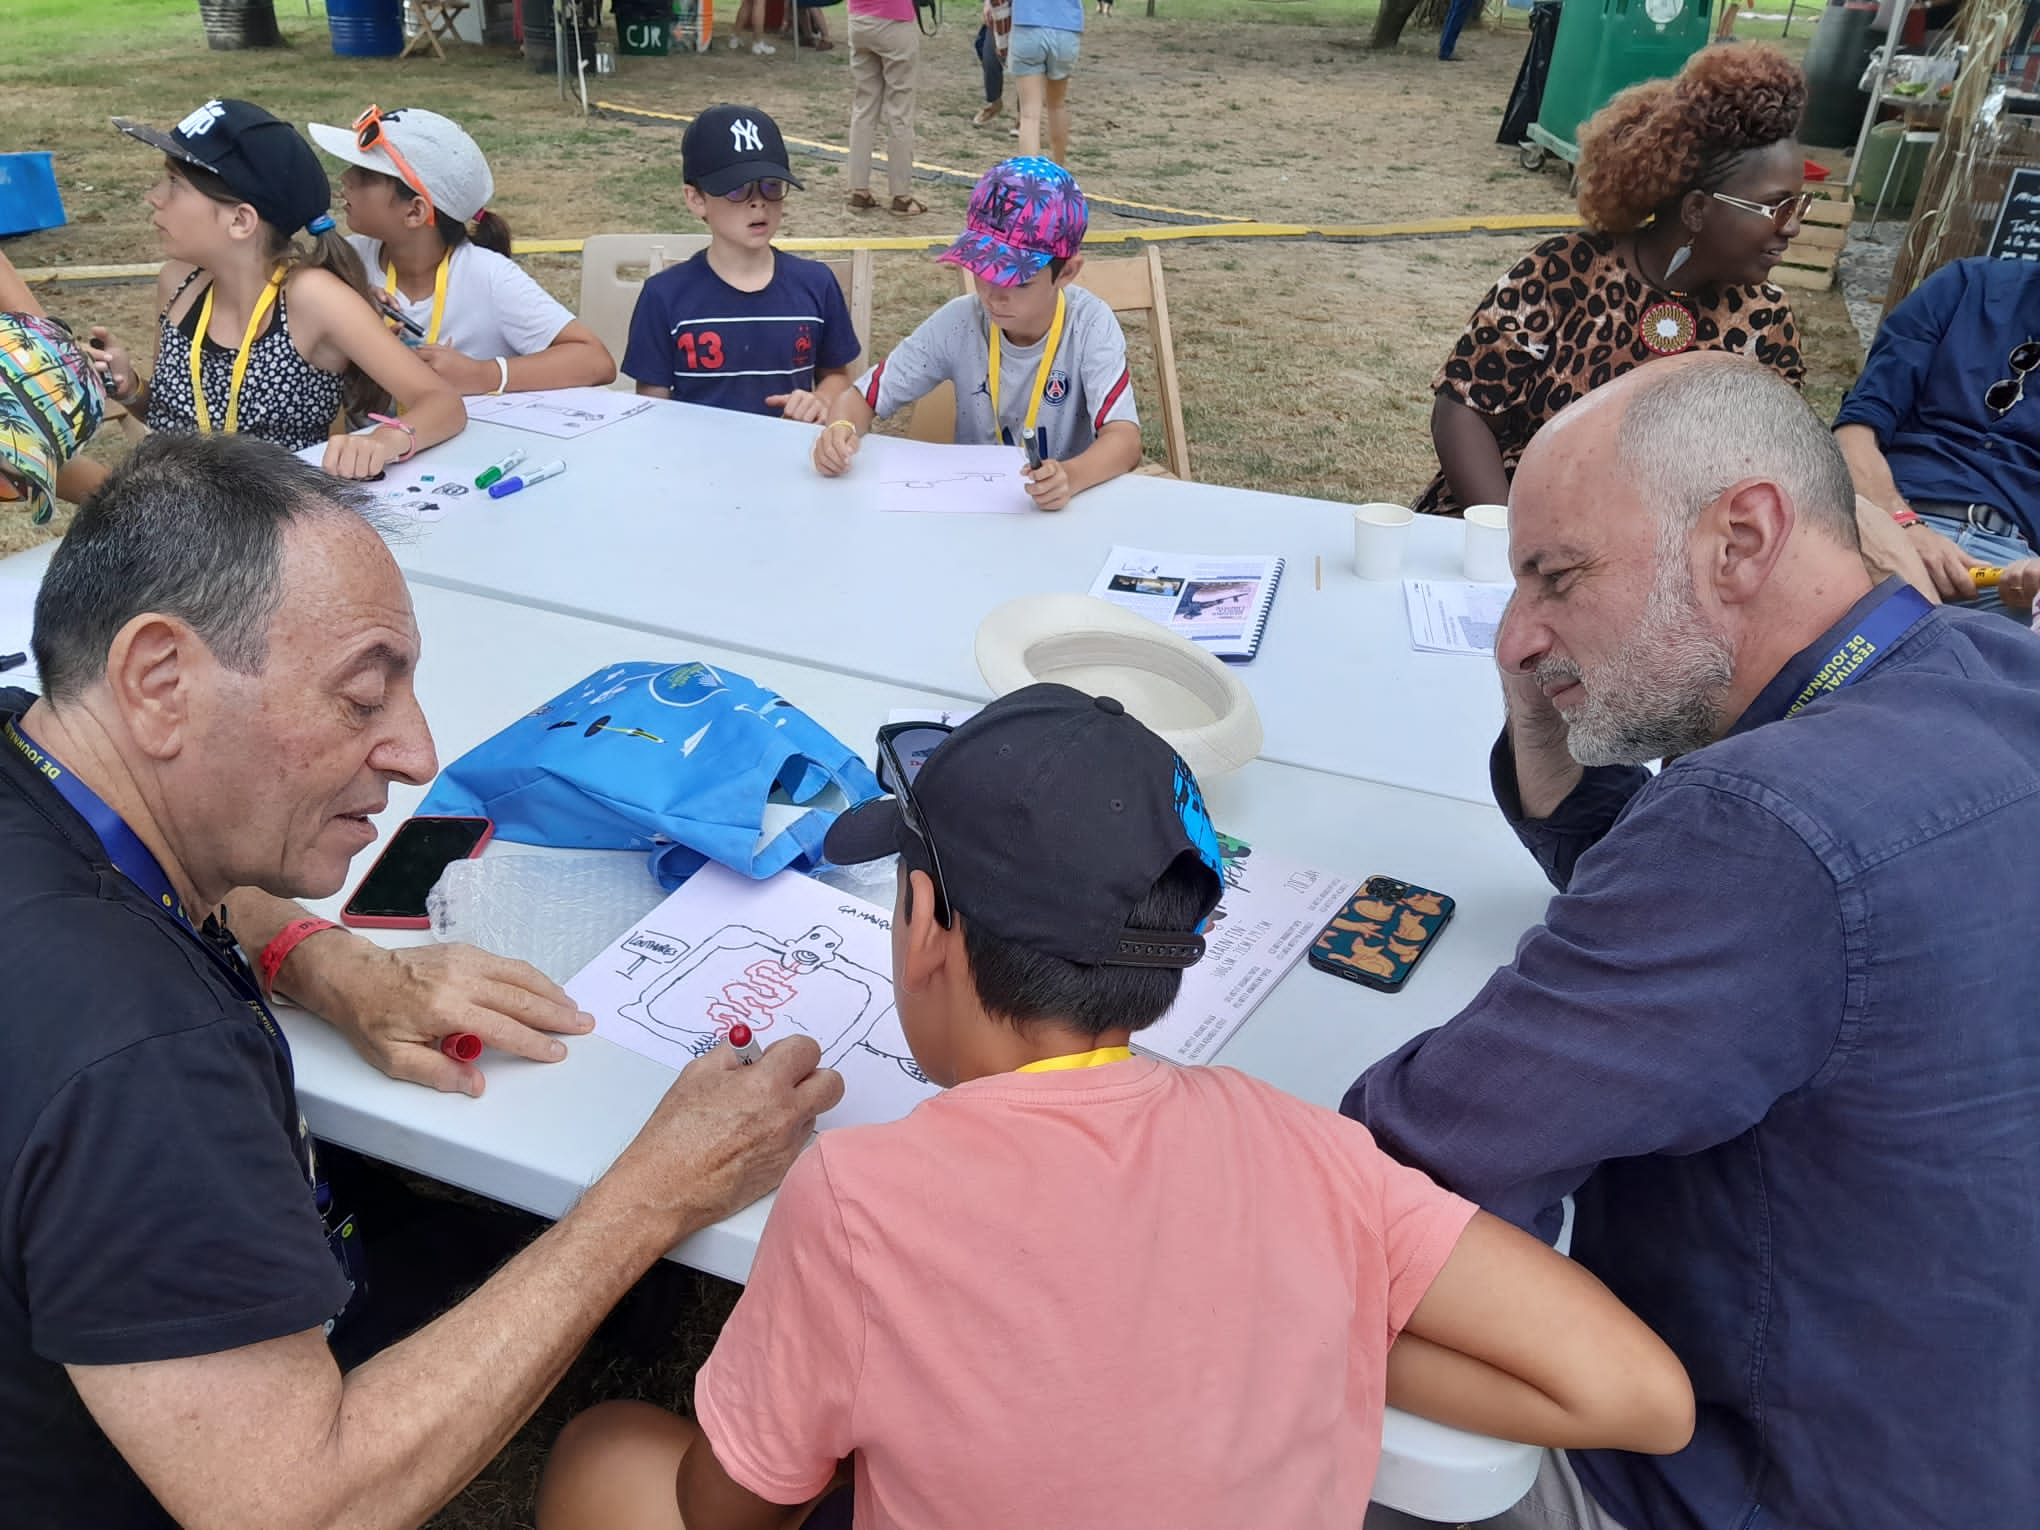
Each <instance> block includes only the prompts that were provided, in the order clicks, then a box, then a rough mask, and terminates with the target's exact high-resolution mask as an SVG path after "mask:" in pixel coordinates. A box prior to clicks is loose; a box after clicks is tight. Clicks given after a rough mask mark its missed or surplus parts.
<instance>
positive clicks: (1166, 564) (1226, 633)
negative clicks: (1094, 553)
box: [1091, 547, 1282, 664]
mask: <svg viewBox="0 0 2040 1530" xmlns="http://www.w3.org/2000/svg"><path fill="white" fill-rule="evenodd" d="M1281 583H1282V560H1281V559H1280V558H1276V557H1262V556H1255V555H1251V554H1244V555H1243V554H1227V555H1223V556H1207V557H1198V556H1195V555H1193V554H1186V553H1165V552H1151V551H1149V550H1148V549H1146V548H1143V547H1115V548H1113V549H1112V555H1111V556H1110V557H1108V558H1107V559H1106V560H1105V567H1104V568H1103V569H1101V570H1099V573H1098V578H1097V580H1096V581H1095V582H1094V583H1093V584H1092V586H1091V593H1092V594H1093V595H1095V596H1097V597H1098V598H1099V599H1100V600H1109V601H1111V602H1112V603H1113V604H1114V605H1115V606H1124V607H1125V608H1126V609H1127V610H1129V611H1135V612H1138V613H1139V614H1140V615H1142V616H1145V617H1147V618H1148V619H1149V620H1150V621H1156V622H1160V623H1161V624H1162V625H1163V626H1164V627H1167V628H1168V629H1169V630H1170V631H1171V632H1173V633H1175V634H1177V635H1178V636H1179V637H1186V638H1188V639H1190V641H1191V642H1193V643H1197V644H1201V645H1202V646H1203V647H1205V648H1208V649H1210V650H1211V652H1212V653H1213V654H1214V655H1216V656H1217V657H1219V658H1221V659H1224V660H1225V661H1226V662H1227V663H1230V664H1244V663H1246V662H1247V660H1249V659H1251V658H1253V656H1254V655H1255V654H1256V653H1257V652H1259V651H1260V647H1261V635H1262V633H1264V632H1265V631H1267V628H1268V613H1269V612H1270V611H1271V610H1272V609H1274V605H1275V589H1276V586H1277V585H1279V584H1281Z"/></svg>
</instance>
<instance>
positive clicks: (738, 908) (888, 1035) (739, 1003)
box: [567, 865, 937, 1130]
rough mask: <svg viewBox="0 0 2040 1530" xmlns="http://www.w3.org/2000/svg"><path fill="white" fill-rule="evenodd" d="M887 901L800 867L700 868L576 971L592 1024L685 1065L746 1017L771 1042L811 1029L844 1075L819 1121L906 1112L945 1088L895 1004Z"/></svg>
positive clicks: (826, 1058)
mask: <svg viewBox="0 0 2040 1530" xmlns="http://www.w3.org/2000/svg"><path fill="white" fill-rule="evenodd" d="M891 973H892V919H891V917H890V911H889V910H886V909H882V908H879V907H877V906H876V905H873V904H868V903H865V902H863V901H861V900H860V899H857V898H853V897H850V896H848V895H847V894H844V893H840V892H837V891H835V890H834V889H833V888H829V887H825V886H823V885H822V884H821V883H820V882H816V881H812V880H810V879H809V878H807V877H804V876H800V875H798V874H796V873H793V872H782V873H781V874H780V875H778V876H776V877H768V878H766V879H765V880H764V881H762V882H760V881H753V880H752V879H751V878H749V877H744V876H739V875H738V874H737V873H736V872H734V871H730V870H728V869H727V868H725V867H722V866H716V865H709V866H705V867H703V868H702V869H701V870H700V871H698V872H696V873H695V874H694V875H693V876H692V877H690V878H688V880H687V881H686V882H684V883H682V884H681V886H680V888H679V890H678V891H676V892H675V893H674V894H673V895H672V896H671V897H669V898H668V899H666V901H665V902H664V903H661V904H660V905H659V906H658V907H657V908H655V909H653V910H652V911H651V913H649V914H647V915H646V916H645V917H644V918H643V919H641V920H639V921H638V922H637V923H636V924H635V925H634V926H632V927H631V928H630V929H629V930H626V931H625V932H624V933H623V934H622V935H620V936H618V937H617V939H616V940H615V941H613V942H612V943H611V944H610V946H609V948H608V949H607V950H605V951H604V952H603V953H602V954H601V955H600V956H598V957H596V958H595V960H594V961H592V962H590V963H589V964H588V965H587V966H586V967H584V968H582V969H581V971H580V972H579V973H578V974H577V975H576V976H575V977H574V978H573V980H572V981H571V982H569V983H568V984H567V992H568V993H570V994H572V995H573V997H574V1001H575V1002H576V1003H577V1004H579V1005H580V1006H581V1008H583V1009H584V1010H586V1011H587V1012H588V1013H589V1014H591V1015H593V1016H594V1017H595V1033H596V1034H597V1035H598V1036H606V1037H607V1038H608V1039H609V1040H611V1041H613V1042H615V1043H616V1044H617V1045H619V1046H623V1047H628V1048H629V1049H630V1050H631V1051H633V1052H639V1053H642V1054H643V1055H644V1056H646V1057H650V1058H653V1059H654V1060H656V1061H658V1062H662V1063H664V1064H666V1065H667V1066H668V1067H670V1068H674V1069H679V1068H683V1067H685V1066H686V1065H687V1064H688V1063H689V1062H690V1061H691V1060H692V1059H694V1058H696V1057H699V1056H700V1055H701V1054H702V1053H704V1052H706V1051H708V1050H710V1049H711V1048H712V1047H714V1046H716V1045H717V1044H718V1043H720V1042H721V1041H722V1040H723V1039H724V1038H725V1037H726V1036H728V1034H729V1029H730V1026H731V1025H733V1024H736V1023H737V1022H739V1021H741V1022H742V1023H743V1024H745V1025H747V1026H749V1027H750V1028H751V1031H752V1033H753V1034H754V1035H755V1036H756V1037H757V1038H758V1041H759V1043H760V1044H761V1045H764V1046H770V1045H771V1044H772V1043H773V1042H775V1041H778V1040H780V1039H781V1038H782V1037H785V1036H791V1035H795V1034H800V1035H805V1036H812V1037H813V1038H814V1039H815V1041H816V1043H817V1044H818V1045H819V1046H820V1047H821V1049H822V1061H823V1062H824V1063H825V1064H827V1065H828V1066H829V1067H832V1068H835V1069H837V1070H838V1071H839V1072H841V1073H842V1075H843V1086H844V1094H843V1103H842V1104H840V1105H838V1106H837V1107H836V1108H835V1109H834V1110H832V1111H830V1112H829V1113H828V1114H827V1115H825V1116H823V1117H822V1119H821V1122H820V1125H821V1127H822V1128H823V1129H825V1130H826V1129H827V1128H829V1127H832V1126H853V1125H857V1124H860V1123H864V1122H872V1121H896V1120H898V1119H899V1118H900V1117H901V1116H903V1115H905V1114H906V1113H907V1112H908V1111H910V1110H912V1109H913V1108H914V1107H915V1106H916V1105H918V1104H919V1103H920V1102H921V1101H922V1100H924V1099H926V1098H927V1097H928V1096H929V1095H931V1094H934V1093H936V1092H937V1091H936V1089H935V1087H934V1086H933V1085H932V1084H930V1083H929V1082H928V1081H927V1079H926V1078H925V1077H923V1076H922V1073H921V1070H920V1069H919V1068H918V1067H917V1066H916V1065H915V1063H914V1058H913V1054H912V1053H911V1052H910V1051H909V1050H908V1048H907V1039H906V1036H905V1034H904V1033H903V1032H902V1031H901V1030H900V1022H899V1016H898V1014H897V1012H896V1011H895V1010H894V1008H893V990H892V976H891Z"/></svg>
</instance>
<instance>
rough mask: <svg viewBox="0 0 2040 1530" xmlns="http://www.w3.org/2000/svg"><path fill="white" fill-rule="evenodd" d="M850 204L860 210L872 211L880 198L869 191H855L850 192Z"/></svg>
mask: <svg viewBox="0 0 2040 1530" xmlns="http://www.w3.org/2000/svg"><path fill="white" fill-rule="evenodd" d="M850 205H851V206H852V207H854V208H856V209H857V211H859V212H870V211H871V210H872V208H874V207H876V206H878V198H877V197H875V196H873V195H872V194H871V193H870V192H868V191H853V192H851V193H850Z"/></svg>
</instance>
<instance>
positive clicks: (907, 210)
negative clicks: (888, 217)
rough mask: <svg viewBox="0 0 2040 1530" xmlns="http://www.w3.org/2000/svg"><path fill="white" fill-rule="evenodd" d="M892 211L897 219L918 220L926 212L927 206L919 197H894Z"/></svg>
mask: <svg viewBox="0 0 2040 1530" xmlns="http://www.w3.org/2000/svg"><path fill="white" fill-rule="evenodd" d="M892 210H893V213H894V215H895V216H897V217H901V218H918V217H920V216H921V214H922V213H924V212H926V211H927V210H928V204H927V203H926V202H923V201H922V200H921V199H920V198H919V197H894V198H893V199H892Z"/></svg>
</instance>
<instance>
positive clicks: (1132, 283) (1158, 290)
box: [907, 245, 1190, 480]
mask: <svg viewBox="0 0 2040 1530" xmlns="http://www.w3.org/2000/svg"><path fill="white" fill-rule="evenodd" d="M959 274H960V275H961V276H962V278H963V291H964V292H965V294H966V295H968V294H969V293H970V292H971V291H973V290H974V289H973V288H972V285H971V279H970V273H969V272H967V271H965V272H960V273H959ZM1072 285H1074V286H1078V287H1082V288H1083V289H1084V290H1085V291H1086V292H1089V293H1091V294H1093V295H1094V296H1096V297H1100V298H1103V299H1104V300H1105V303H1106V306H1107V307H1109V308H1110V309H1111V310H1112V311H1113V312H1114V313H1115V314H1145V315H1146V316H1147V321H1148V335H1149V339H1150V340H1151V342H1152V343H1153V346H1154V352H1155V371H1156V374H1157V376H1156V380H1155V382H1156V386H1155V391H1154V393H1153V394H1152V395H1150V397H1152V399H1153V400H1154V408H1155V410H1156V411H1157V412H1158V413H1159V414H1160V417H1161V426H1162V441H1163V444H1164V446H1165V448H1166V457H1167V462H1168V471H1169V476H1170V477H1172V478H1181V479H1185V480H1187V479H1188V478H1189V477H1190V436H1189V433H1188V432H1187V431H1186V430H1185V429H1184V428H1183V393H1182V388H1181V385H1180V384H1179V383H1178V382H1177V380H1176V340H1175V333H1174V331H1173V330H1172V329H1171V328H1170V327H1169V298H1168V291H1167V288H1166V286H1165V284H1164V282H1163V280H1162V255H1161V251H1159V250H1157V249H1156V248H1155V247H1154V246H1153V245H1149V246H1148V247H1147V248H1146V249H1145V250H1143V251H1142V252H1141V253H1140V254H1138V255H1129V256H1121V257H1113V258H1107V259H1101V260H1089V259H1087V260H1086V261H1085V262H1084V269H1083V270H1081V271H1079V272H1078V273H1077V278H1076V281H1075V282H1074V283H1073V284H1072ZM907 434H908V435H910V436H912V437H913V438H914V439H915V440H917V441H952V440H954V439H955V438H956V390H955V389H954V388H953V387H951V386H950V385H949V384H948V383H944V384H943V385H942V386H941V387H939V388H937V389H936V390H935V391H934V392H933V393H930V394H929V395H928V396H927V397H925V398H923V399H921V400H920V401H919V402H918V403H916V404H915V405H914V411H913V414H912V416H911V417H910V418H909V419H908V421H907Z"/></svg>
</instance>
